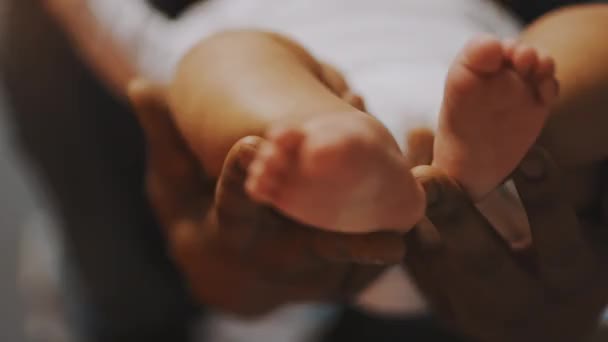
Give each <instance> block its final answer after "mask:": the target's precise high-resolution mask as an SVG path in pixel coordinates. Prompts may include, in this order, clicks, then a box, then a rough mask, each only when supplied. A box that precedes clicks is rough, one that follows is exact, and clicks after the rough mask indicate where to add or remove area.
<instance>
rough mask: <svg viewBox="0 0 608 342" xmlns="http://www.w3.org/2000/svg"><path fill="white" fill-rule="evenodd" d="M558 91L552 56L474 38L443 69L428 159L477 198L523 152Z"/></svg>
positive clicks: (508, 170) (506, 172)
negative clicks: (442, 87) (444, 78)
mask: <svg viewBox="0 0 608 342" xmlns="http://www.w3.org/2000/svg"><path fill="white" fill-rule="evenodd" d="M557 95H558V84H557V81H556V79H555V64H554V61H553V59H552V58H551V57H548V56H545V55H542V54H540V53H539V52H538V51H537V50H536V49H534V48H532V47H529V46H526V45H524V44H520V43H516V42H501V41H499V40H497V39H494V38H491V37H480V38H478V39H475V40H473V41H471V42H470V43H469V44H468V45H467V46H466V47H465V48H464V50H463V51H462V53H461V54H460V56H459V57H458V58H457V59H456V61H455V62H454V63H453V65H452V66H451V68H450V71H449V74H448V78H447V81H446V86H445V94H444V102H443V107H442V110H441V115H440V119H439V127H438V131H437V136H436V141H435V145H434V161H433V164H434V165H436V166H438V167H440V168H442V169H443V170H444V171H445V172H446V173H447V174H448V175H450V176H452V177H453V178H454V179H456V180H457V181H459V182H460V184H461V185H462V186H463V188H464V189H465V190H466V191H467V192H468V193H469V194H470V195H471V196H472V198H473V199H474V200H480V199H481V198H483V197H484V196H485V195H486V194H488V193H489V192H490V191H491V190H492V189H494V188H495V187H496V186H498V185H499V184H500V183H501V182H502V181H503V180H504V179H505V178H506V177H507V176H508V175H509V174H510V173H511V172H512V171H513V170H514V169H515V167H516V166H517V164H518V163H519V161H520V160H521V159H522V158H523V157H524V155H525V153H526V152H527V151H528V149H529V148H530V147H531V145H532V144H533V143H534V141H535V140H536V139H537V137H538V135H539V134H540V132H541V130H542V128H543V126H544V124H545V121H546V120H547V118H548V116H549V111H550V107H551V105H552V103H553V102H554V101H555V99H556V98H557Z"/></svg>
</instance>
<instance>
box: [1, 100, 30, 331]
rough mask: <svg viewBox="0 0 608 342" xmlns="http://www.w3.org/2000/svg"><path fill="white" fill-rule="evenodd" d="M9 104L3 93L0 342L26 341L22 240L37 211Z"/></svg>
mask: <svg viewBox="0 0 608 342" xmlns="http://www.w3.org/2000/svg"><path fill="white" fill-rule="evenodd" d="M8 110H9V109H8V108H7V105H6V101H5V97H4V94H3V92H2V89H0V341H4V342H20V341H25V339H24V335H23V310H22V305H21V304H22V303H21V300H20V297H19V295H18V293H17V282H16V275H17V255H18V250H19V246H20V244H19V236H20V232H21V231H22V229H21V228H22V226H23V223H24V221H25V218H26V216H27V214H28V213H29V212H31V210H32V208H33V207H34V202H33V200H32V195H31V192H30V191H28V187H27V185H26V183H25V179H24V175H23V167H22V165H21V164H20V161H19V159H18V158H17V157H16V155H15V151H14V149H12V145H11V140H10V127H8V125H7V121H6V115H7V111H8Z"/></svg>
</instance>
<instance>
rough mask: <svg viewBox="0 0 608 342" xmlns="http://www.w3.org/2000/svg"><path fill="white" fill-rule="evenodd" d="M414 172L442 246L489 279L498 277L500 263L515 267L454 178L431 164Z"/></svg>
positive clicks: (507, 252) (501, 265) (499, 274)
mask: <svg viewBox="0 0 608 342" xmlns="http://www.w3.org/2000/svg"><path fill="white" fill-rule="evenodd" d="M414 172H415V173H414V174H415V176H416V177H417V179H418V180H419V181H420V182H421V183H422V185H423V187H424V189H425V191H426V193H427V202H428V206H427V217H428V219H429V220H430V221H431V222H432V223H433V225H434V226H435V227H436V228H437V231H438V233H439V235H440V236H441V244H442V248H444V249H446V250H448V251H449V252H450V253H452V254H453V256H454V257H457V258H461V260H458V262H461V263H463V265H466V267H468V268H471V269H470V270H471V271H473V272H475V273H476V274H478V276H484V277H487V278H488V281H489V280H490V279H492V278H493V277H499V278H500V277H501V268H503V267H506V268H512V269H515V264H514V263H513V262H512V260H511V255H510V253H509V251H508V249H507V248H506V245H505V244H504V242H503V241H502V240H501V239H500V238H499V237H498V235H497V234H496V233H495V232H494V230H493V228H492V226H491V225H490V224H489V223H488V221H487V220H486V219H485V218H484V217H483V215H481V213H480V212H479V211H478V210H477V209H476V208H475V206H474V205H473V203H472V202H471V200H470V199H469V198H468V197H467V196H466V195H465V193H464V192H463V191H462V189H461V188H460V187H459V186H458V185H457V184H456V183H455V182H454V181H452V180H451V179H449V178H448V177H447V176H444V175H443V174H442V173H441V172H439V171H438V170H437V169H435V168H432V167H417V168H415V169H414ZM495 280H496V279H495Z"/></svg>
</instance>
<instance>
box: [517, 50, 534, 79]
mask: <svg viewBox="0 0 608 342" xmlns="http://www.w3.org/2000/svg"><path fill="white" fill-rule="evenodd" d="M512 63H513V68H514V69H515V71H517V73H518V74H520V75H521V76H522V77H529V76H530V74H531V73H532V70H533V69H535V68H536V66H537V64H538V53H537V52H536V49H534V48H532V47H530V46H528V45H524V44H520V45H518V46H517V47H515V50H514V52H513V59H512Z"/></svg>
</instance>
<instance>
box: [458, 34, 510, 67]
mask: <svg viewBox="0 0 608 342" xmlns="http://www.w3.org/2000/svg"><path fill="white" fill-rule="evenodd" d="M504 60H505V52H504V49H503V45H502V44H501V42H500V41H499V40H498V39H496V38H494V37H491V36H479V37H477V38H475V39H473V40H471V41H470V42H469V43H468V44H467V45H466V47H465V48H464V50H463V52H462V54H461V59H460V62H461V63H462V64H463V65H465V66H466V67H467V68H469V69H470V70H472V71H473V72H476V73H484V74H485V73H493V72H497V71H498V70H500V68H501V67H502V66H503V63H504Z"/></svg>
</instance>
